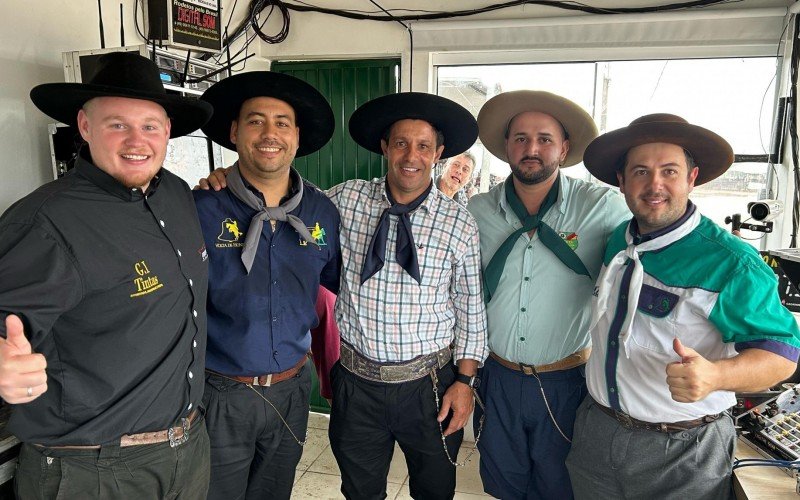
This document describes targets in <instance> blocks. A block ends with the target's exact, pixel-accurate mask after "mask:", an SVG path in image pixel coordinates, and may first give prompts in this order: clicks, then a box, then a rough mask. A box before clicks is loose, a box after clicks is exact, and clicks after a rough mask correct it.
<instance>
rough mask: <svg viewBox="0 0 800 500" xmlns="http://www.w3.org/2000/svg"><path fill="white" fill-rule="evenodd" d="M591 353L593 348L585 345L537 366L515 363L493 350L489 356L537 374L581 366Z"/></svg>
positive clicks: (507, 364) (526, 372)
mask: <svg viewBox="0 0 800 500" xmlns="http://www.w3.org/2000/svg"><path fill="white" fill-rule="evenodd" d="M591 353H592V348H591V347H585V348H583V349H581V350H580V351H578V352H575V353H572V354H570V355H569V356H567V357H566V358H564V359H560V360H558V361H556V362H555V363H548V364H546V365H535V366H534V365H526V364H524V363H514V362H513V361H508V360H507V359H503V358H501V357H500V356H498V355H497V354H495V353H493V352H490V353H489V356H490V357H491V358H492V359H494V360H495V361H497V362H498V363H500V364H501V365H503V366H505V367H506V368H508V369H510V370H514V371H518V372H522V373H524V374H525V375H535V374H537V373H547V372H554V371H558V370H569V369H570V368H575V367H576V366H581V365H583V364H586V362H587V361H588V360H589V355H590V354H591Z"/></svg>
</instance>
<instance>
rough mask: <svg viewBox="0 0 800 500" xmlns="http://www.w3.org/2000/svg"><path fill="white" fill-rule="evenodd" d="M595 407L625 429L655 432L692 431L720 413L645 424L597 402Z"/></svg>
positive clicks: (717, 417) (716, 418) (713, 419)
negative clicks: (677, 420) (690, 418)
mask: <svg viewBox="0 0 800 500" xmlns="http://www.w3.org/2000/svg"><path fill="white" fill-rule="evenodd" d="M595 406H597V408H599V409H600V410H602V411H603V413H605V414H606V415H608V416H610V417H611V418H613V419H615V420H616V421H617V422H619V423H620V425H622V426H623V427H625V428H626V429H642V430H646V431H655V432H664V433H669V432H678V431H688V430H690V429H694V428H696V427H700V426H702V425H706V424H710V423H711V422H714V421H715V420H718V419H719V418H720V417H721V416H722V413H717V414H716V415H706V416H704V417H700V418H696V419H694V420H683V421H681V422H663V423H662V422H645V421H644V420H637V419H635V418H633V417H631V416H630V415H628V414H627V413H624V412H621V411H617V410H613V409H611V408H608V407H607V406H603V405H601V404H600V403H598V402H597V401H595Z"/></svg>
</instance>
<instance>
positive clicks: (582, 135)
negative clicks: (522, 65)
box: [478, 90, 597, 167]
mask: <svg viewBox="0 0 800 500" xmlns="http://www.w3.org/2000/svg"><path fill="white" fill-rule="evenodd" d="M529 111H536V112H539V113H544V114H547V115H550V116H552V117H553V118H555V119H556V120H557V121H558V122H559V123H561V126H562V127H564V130H566V132H567V136H568V138H569V151H568V152H567V156H566V158H564V163H563V164H562V165H561V167H571V166H572V165H575V164H578V163H580V162H581V159H582V158H583V152H584V150H585V149H586V146H587V145H588V144H589V143H590V142H592V139H594V138H595V137H597V125H595V123H594V120H593V119H592V117H591V115H589V113H587V112H586V111H585V110H584V109H583V108H582V107H580V106H578V105H577V104H575V103H574V102H572V101H570V100H569V99H566V98H564V97H561V96H559V95H556V94H551V93H550V92H544V91H541V90H515V91H512V92H503V93H502V94H498V95H496V96H494V97H492V98H491V99H489V100H488V101H486V104H484V105H483V107H482V108H481V110H480V112H479V113H478V130H479V134H480V138H481V142H482V143H483V145H484V147H485V148H486V149H488V150H489V152H490V153H492V154H493V155H495V156H496V157H498V158H500V159H501V160H503V161H506V162H507V161H508V156H506V133H507V131H508V125H509V124H510V123H511V120H512V119H513V118H514V117H515V116H517V115H518V114H520V113H526V112H529Z"/></svg>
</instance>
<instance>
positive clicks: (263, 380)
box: [206, 354, 308, 387]
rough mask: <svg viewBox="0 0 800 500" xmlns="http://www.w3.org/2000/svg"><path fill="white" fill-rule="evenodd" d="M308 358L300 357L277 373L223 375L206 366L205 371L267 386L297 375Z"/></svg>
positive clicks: (251, 383)
mask: <svg viewBox="0 0 800 500" xmlns="http://www.w3.org/2000/svg"><path fill="white" fill-rule="evenodd" d="M307 359H308V354H306V355H305V356H303V357H302V358H300V361H298V362H297V364H295V365H294V366H293V367H291V368H289V369H288V370H284V371H282V372H279V373H268V374H266V375H258V376H254V377H248V376H244V375H225V374H224V373H219V372H215V371H214V370H209V369H208V368H206V371H207V372H209V373H213V374H214V375H219V376H220V377H224V378H227V379H230V380H234V381H236V382H241V383H243V384H248V385H260V386H261V387H269V386H271V385H272V384H277V383H278V382H283V381H284V380H289V379H290V378H292V377H294V376H295V375H297V372H299V371H300V368H302V367H303V366H305V364H306V360H307Z"/></svg>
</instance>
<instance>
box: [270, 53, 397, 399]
mask: <svg viewBox="0 0 800 500" xmlns="http://www.w3.org/2000/svg"><path fill="white" fill-rule="evenodd" d="M270 69H272V71H276V72H279V73H286V74H289V75H292V76H294V77H297V78H299V79H301V80H304V81H306V82H308V83H310V84H311V85H313V86H314V88H316V89H317V90H319V91H320V92H321V93H322V95H324V96H325V98H326V99H328V102H330V103H331V108H333V115H334V118H335V120H336V129H335V130H334V132H333V137H332V138H331V140H330V142H328V144H326V145H325V147H323V148H322V149H320V150H319V151H317V152H316V153H313V154H310V155H307V156H304V157H303V158H297V159H296V160H295V161H294V167H295V168H296V169H297V171H298V172H300V175H302V176H303V177H305V178H306V179H308V180H310V181H311V182H313V183H314V184H316V185H317V186H319V187H320V188H322V189H328V188H329V187H331V186H335V185H336V184H339V183H341V182H344V181H346V180H349V179H372V178H373V177H381V176H382V175H383V174H384V173H385V172H386V165H385V163H384V159H383V156H381V155H378V154H375V153H370V152H369V151H367V150H366V149H363V148H361V147H359V146H358V145H357V144H356V143H355V141H353V139H351V138H350V134H349V133H348V131H347V123H348V121H349V120H350V115H352V114H353V111H355V110H356V109H357V108H358V107H359V106H361V105H362V104H364V103H365V102H367V101H369V100H372V99H375V98H376V97H381V96H384V95H388V94H394V93H396V92H397V90H398V86H399V85H398V83H399V80H398V77H399V73H400V71H399V70H400V60H399V59H362V60H357V61H316V62H274V63H272V66H271V68H270ZM300 134H301V135H302V134H303V129H302V128H301V129H300ZM307 369H310V370H311V376H312V380H311V397H310V403H311V410H312V411H317V412H323V413H328V412H330V406H328V402H327V401H325V398H323V397H322V396H321V395H320V393H319V380H318V379H317V373H316V370H314V366H313V363H311V361H309V362H308V366H307Z"/></svg>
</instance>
